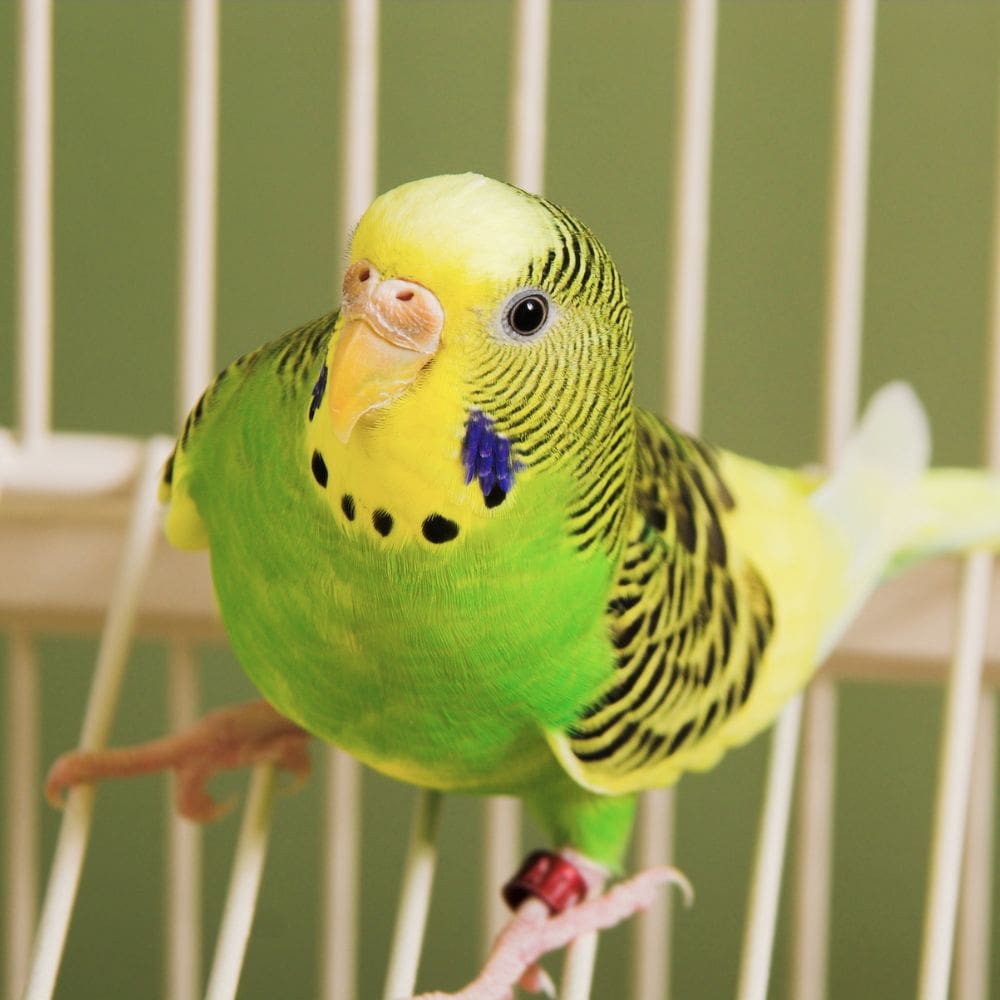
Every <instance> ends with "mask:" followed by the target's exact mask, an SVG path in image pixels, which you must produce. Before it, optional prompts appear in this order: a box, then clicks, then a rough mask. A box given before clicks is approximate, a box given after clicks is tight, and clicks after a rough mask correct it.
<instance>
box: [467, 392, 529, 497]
mask: <svg viewBox="0 0 1000 1000" xmlns="http://www.w3.org/2000/svg"><path fill="white" fill-rule="evenodd" d="M462 465H463V466H464V467H465V484H466V486H468V484H469V483H471V482H472V480H473V479H477V480H478V481H479V488H480V490H482V493H483V500H485V502H486V506H487V507H496V506H498V505H499V504H501V503H503V501H504V500H505V499H506V498H507V494H508V493H510V491H511V490H512V489H513V488H514V473H515V472H518V471H520V470H521V469H522V468H523V466H522V465H521V464H520V463H519V462H518V461H516V460H515V461H513V462H512V461H511V458H510V442H509V441H508V440H507V438H505V437H504V436H503V435H502V434H498V433H497V431H496V428H495V427H494V426H493V421H492V420H490V418H489V417H487V416H486V414H485V413H482V412H481V411H480V410H472V411H471V412H470V413H469V419H468V421H467V422H466V425H465V440H464V441H463V442H462Z"/></svg>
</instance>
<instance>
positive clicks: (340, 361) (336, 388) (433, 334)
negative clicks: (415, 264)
mask: <svg viewBox="0 0 1000 1000" xmlns="http://www.w3.org/2000/svg"><path fill="white" fill-rule="evenodd" d="M341 314H342V316H343V318H344V322H343V326H342V327H341V329H340V333H339V335H338V337H337V341H336V343H335V344H334V347H333V352H332V356H331V358H330V361H329V365H328V375H327V379H328V381H327V398H328V400H329V407H330V413H331V415H332V418H333V430H334V433H335V434H336V435H337V437H338V438H339V439H340V440H341V441H342V442H343V443H344V444H347V442H348V440H349V438H350V436H351V432H352V431H353V430H354V425H355V424H356V423H357V422H358V420H360V419H361V417H362V416H364V414H366V413H368V412H370V411H371V410H374V409H377V408H378V407H380V406H385V405H387V404H388V403H391V402H392V401H393V400H394V399H396V397H397V396H399V395H400V394H401V393H402V392H403V391H404V390H405V389H406V388H407V386H409V385H410V384H411V383H412V382H413V380H414V379H415V378H416V377H417V375H418V374H419V373H420V371H421V370H422V369H423V368H424V366H425V365H426V364H427V362H428V361H430V359H431V358H432V357H433V356H434V354H435V352H436V351H437V349H438V347H439V346H440V344H441V330H442V328H443V326H444V310H443V309H442V308H441V303H440V302H439V301H438V300H437V297H436V296H435V295H434V293H433V292H431V291H430V289H428V288H425V287H424V286H423V285H418V284H417V283H416V282H415V281H404V280H403V279H401V278H387V279H383V278H382V277H381V276H380V275H379V273H378V271H377V270H376V269H375V268H374V267H373V266H372V265H371V264H370V263H369V262H368V261H365V260H360V261H357V262H356V263H354V264H352V265H351V266H350V267H349V268H348V269H347V273H346V274H345V275H344V294H343V300H342V303H341Z"/></svg>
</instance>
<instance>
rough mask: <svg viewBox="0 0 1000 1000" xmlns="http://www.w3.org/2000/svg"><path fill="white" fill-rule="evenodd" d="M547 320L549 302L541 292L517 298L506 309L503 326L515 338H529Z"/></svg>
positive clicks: (529, 293)
mask: <svg viewBox="0 0 1000 1000" xmlns="http://www.w3.org/2000/svg"><path fill="white" fill-rule="evenodd" d="M548 318H549V300H548V299H547V298H546V297H545V295H543V294H542V293H541V292H527V293H525V294H522V295H519V296H517V297H516V298H515V299H514V300H513V301H512V302H511V303H510V305H509V306H508V307H507V312H506V314H505V316H504V325H505V326H506V327H507V329H508V331H509V332H510V333H512V334H514V336H515V337H531V336H533V335H534V334H536V333H538V331H539V330H541V329H542V327H544V326H545V323H546V321H547V320H548Z"/></svg>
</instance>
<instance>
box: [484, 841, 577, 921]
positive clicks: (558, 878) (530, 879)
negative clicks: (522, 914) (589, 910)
mask: <svg viewBox="0 0 1000 1000" xmlns="http://www.w3.org/2000/svg"><path fill="white" fill-rule="evenodd" d="M586 895H587V883H586V882H585V881H584V878H583V876H582V875H581V874H580V872H579V871H577V869H576V868H575V867H574V866H573V865H572V864H570V862H569V861H567V860H566V859H565V858H564V857H563V856H562V855H560V854H556V853H555V852H554V851H535V852H533V853H532V854H529V855H528V857H527V858H525V860H524V864H522V865H521V868H520V870H519V871H518V873H517V874H516V875H515V876H514V877H513V878H512V879H511V880H510V881H509V882H508V883H507V884H506V885H505V886H504V887H503V898H504V902H506V904H507V905H508V906H509V907H510V908H511V909H512V910H516V909H517V908H518V907H519V906H520V905H521V904H522V903H523V902H524V901H525V900H526V899H527V898H528V897H529V896H534V897H535V898H536V899H540V900H541V901H542V902H543V903H544V904H545V905H546V906H547V907H548V908H549V912H550V913H552V914H556V913H562V912H563V910H565V909H568V908H569V907H570V906H572V905H573V904H574V903H579V902H580V900H581V899H583V897H584V896H586Z"/></svg>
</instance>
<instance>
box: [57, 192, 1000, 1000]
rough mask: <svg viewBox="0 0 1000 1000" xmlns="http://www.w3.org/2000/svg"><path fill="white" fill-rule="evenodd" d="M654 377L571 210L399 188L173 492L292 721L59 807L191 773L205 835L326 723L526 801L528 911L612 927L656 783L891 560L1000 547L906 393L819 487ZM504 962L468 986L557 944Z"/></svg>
mask: <svg viewBox="0 0 1000 1000" xmlns="http://www.w3.org/2000/svg"><path fill="white" fill-rule="evenodd" d="M632 359H633V342H632V314H631V312H630V309H629V305H628V301H627V298H626V292H625V286H624V284H623V281H622V278H621V276H620V275H619V273H618V271H617V269H616V267H615V265H614V263H613V262H612V260H611V258H610V257H609V255H608V253H607V252H606V250H605V249H604V247H603V246H602V245H601V243H600V242H599V241H598V240H597V238H596V237H595V236H594V235H593V234H592V233H591V232H590V231H589V230H588V229H587V228H586V227H585V226H583V225H582V224H581V223H580V222H578V221H577V220H576V219H575V218H574V217H573V216H572V215H570V214H569V213H567V212H566V211H564V210H562V209H561V208H558V207H557V206H555V205H553V204H551V203H549V202H548V201H545V200H544V199H542V198H538V197H535V196H532V195H529V194H527V193H525V192H523V191H520V190H518V189H517V188H514V187H511V186H509V185H507V184H503V183H500V182H497V181H493V180H489V179H487V178H485V177H481V176H477V175H473V174H465V175H457V176H444V177H435V178H430V179H427V180H421V181H416V182H414V183H410V184H405V185H403V186H402V187H399V188H396V189H395V190H392V191H390V192H388V193H387V194H384V195H382V196H381V197H379V198H378V199H377V200H376V201H375V202H374V203H373V204H372V205H371V207H370V208H369V209H368V211H367V212H366V213H365V215H364V217H363V218H362V219H361V222H360V224H359V225H358V227H357V229H356V231H355V232H354V235H353V239H352V242H351V250H350V262H349V265H348V267H347V270H346V274H345V277H344V284H343V297H342V302H341V306H340V309H339V311H335V312H331V313H329V314H328V315H326V316H323V317H321V318H320V319H318V320H316V321H315V322H313V323H310V324H308V325H306V326H304V327H302V328H301V329H298V330H295V331H294V332H292V333H289V334H287V335H286V336H283V337H281V338H279V339H277V340H275V341H273V342H271V343H269V344H266V345H265V346H263V347H261V348H260V349H258V350H256V351H254V352H252V353H250V354H247V355H246V356H245V357H242V358H240V359H239V360H237V361H235V362H233V363H232V364H231V365H230V366H229V367H228V368H226V369H225V370H224V371H223V372H222V373H221V374H220V375H219V376H218V377H217V378H216V380H215V381H214V382H213V383H212V384H211V385H210V386H209V387H208V389H207V390H206V391H205V393H204V395H203V396H202V398H201V399H200V400H199V402H198V404H197V406H196V407H195V408H194V410H193V411H192V412H191V414H190V416H189V417H188V419H187V422H186V423H185V425H184V428H183V432H182V434H181V435H180V438H179V441H178V443H177V446H176V448H175V451H174V453H173V455H172V456H171V458H170V460H169V461H168V463H167V466H166V469H165V472H164V477H163V496H164V499H165V500H166V501H167V502H168V503H169V511H168V514H167V520H166V531H167V534H168V536H169V538H170V540H171V541H172V542H173V543H174V544H175V545H178V546H181V547H183V548H189V547H191V548H194V547H200V546H206V545H207V546H209V548H210V550H211V561H212V572H213V578H214V583H215V589H216V593H217V595H218V601H219V607H220V609H221V612H222V617H223V621H224V623H225V627H226V630H227V632H228V635H229V637H230V639H231V642H232V645H233V648H234V649H235V652H236V654H237V656H238V658H239V660H240V662H241V663H242V664H243V666H244V667H245V669H246V671H247V673H248V674H249V675H250V677H251V678H252V680H253V682H254V684H255V685H256V686H257V687H258V688H259V690H260V692H261V694H262V695H263V697H264V699H265V700H266V704H255V705H252V706H246V707H243V708H239V709H233V710H227V711H224V712H222V713H217V714H216V715H213V716H209V717H208V718H207V719H206V721H205V722H203V723H202V724H201V727H200V728H199V729H197V730H195V731H193V732H192V733H189V734H186V735H183V736H180V737H173V738H169V739H167V740H164V741H160V742H159V743H157V744H153V745H151V746H150V747H147V748H146V749H145V750H144V751H139V752H138V754H136V753H132V755H131V756H129V757H127V758H126V757H123V756H122V755H121V753H120V752H118V751H111V752H108V753H104V754H91V755H86V754H83V755H81V754H75V755H70V756H68V757H67V758H65V759H63V760H62V761H61V762H59V763H58V764H57V766H56V768H55V770H54V771H53V773H52V775H51V777H50V786H49V787H50V791H52V792H53V793H54V792H56V791H57V790H58V788H59V787H62V786H64V785H66V784H71V783H74V782H77V781H82V780H93V779H94V778H95V777H99V776H105V775H107V774H111V773H124V772H126V771H134V770H137V769H140V768H149V767H152V766H156V765H165V766H172V767H175V768H177V769H178V770H179V772H180V773H181V775H182V777H183V778H184V781H183V782H182V805H183V806H184V808H185V810H186V811H187V812H188V813H190V814H195V815H200V816H206V815H209V814H211V813H212V811H213V810H212V806H211V803H210V801H209V800H208V799H207V798H206V797H205V794H204V791H203V789H202V787H201V785H202V782H203V780H204V777H205V775H206V774H207V773H209V771H210V770H211V769H212V768H213V767H215V766H219V765H220V760H219V758H220V756H221V757H223V758H225V759H224V760H222V761H221V764H222V765H223V766H225V765H231V764H233V763H239V762H245V761H249V760H253V759H259V758H268V757H270V758H275V759H279V760H280V761H282V762H283V763H285V764H286V765H287V766H289V767H291V768H293V769H295V770H303V769H304V768H305V767H306V764H305V761H304V758H303V755H302V742H303V741H304V739H305V735H304V734H311V735H312V736H316V737H319V738H320V739H322V740H325V741H328V742H329V743H332V744H334V745H336V746H338V747H341V748H343V749H345V750H347V751H349V752H350V753H351V754H353V755H354V756H356V757H357V758H359V759H360V760H362V761H363V762H365V763H366V764H368V765H370V766H371V767H373V768H376V769H377V770H379V771H382V772H384V773H385V774H388V775H391V776H393V777H395V778H398V779H401V780H403V781H406V782H411V783H413V784H415V785H420V786H425V787H429V788H435V789H443V790H445V791H452V792H471V793H486V794H493V793H500V794H506V795H515V796H519V797H520V798H521V799H523V800H524V801H525V802H526V803H527V805H528V807H529V808H530V809H531V810H532V812H533V813H534V814H535V816H536V818H537V819H538V821H539V823H540V824H541V827H542V829H543V830H545V831H546V832H547V834H548V836H549V837H550V838H551V841H552V845H551V846H552V847H553V848H555V849H557V850H558V852H559V853H558V854H556V853H548V854H543V855H541V856H540V857H537V858H535V860H534V861H533V862H531V863H529V864H528V865H527V867H526V868H525V869H524V871H523V872H522V873H521V876H520V878H519V879H516V880H515V882H514V884H513V888H512V890H511V896H512V898H513V900H514V901H515V902H517V901H519V900H520V898H521V897H523V896H525V895H534V896H538V897H540V898H541V899H542V900H543V902H545V903H546V905H547V906H548V907H549V909H551V910H558V909H561V908H563V907H564V906H565V905H567V904H569V903H573V902H574V901H575V900H576V898H577V897H584V896H588V897H590V898H588V899H587V900H586V901H582V902H578V903H577V905H575V906H569V907H568V909H567V912H566V913H564V914H562V916H556V915H553V916H552V917H550V918H548V919H549V922H550V923H551V922H554V921H559V920H563V921H564V922H565V920H566V918H567V917H569V916H570V915H573V914H577V916H578V919H577V922H576V924H574V925H573V928H572V930H571V931H570V932H569V933H570V934H572V933H576V932H578V931H583V930H586V929H588V928H590V927H593V926H598V925H600V924H601V923H602V922H603V923H606V922H608V919H609V917H608V912H607V910H606V909H605V910H602V909H601V905H602V903H604V902H605V901H606V900H607V899H608V897H603V898H602V897H600V894H599V888H600V886H601V884H602V882H603V879H604V876H605V874H607V873H617V872H618V871H620V868H621V865H622V861H623V856H624V853H625V850H626V847H627V845H628V841H629V836H630V832H631V828H632V822H633V813H634V807H635V798H636V795H637V793H639V792H641V791H643V790H644V789H649V788H655V787H660V786H664V785H669V784H671V783H672V782H674V781H675V780H676V779H677V778H678V776H679V775H680V774H681V773H682V772H684V771H685V770H690V769H704V768H708V767H711V766H712V765H713V764H714V763H715V762H716V761H717V760H718V759H719V757H720V755H721V754H722V753H723V752H724V751H725V750H726V749H727V748H729V747H731V746H734V745H736V744H739V743H742V742H744V741H746V740H747V739H749V738H750V737H751V736H753V735H754V734H755V733H757V732H759V731H760V730H761V729H763V728H764V727H766V726H767V725H768V724H769V723H770V722H771V721H772V720H773V719H774V717H775V715H776V714H777V712H778V711H779V709H780V708H781V706H782V704H783V703H784V702H785V701H786V700H787V699H788V698H789V697H790V696H791V695H792V694H793V693H794V692H796V691H797V690H799V689H800V688H801V687H802V686H803V685H804V684H805V683H806V681H807V680H808V679H809V677H810V675H811V674H812V673H813V671H814V670H815V668H816V667H817V665H818V664H819V663H820V662H821V661H822V659H823V657H824V655H825V654H826V653H827V652H829V650H830V649H831V647H832V646H833V644H834V643H835V641H836V640H837V638H838V636H839V635H840V634H841V633H842V631H843V630H844V628H845V626H846V624H847V623H848V622H849V620H850V618H851V617H852V615H853V614H854V613H855V612H856V611H857V610H858V608H859V607H860V605H861V604H862V602H863V601H864V599H865V598H866V597H867V595H868V594H869V593H870V592H871V591H872V589H873V588H874V587H875V586H876V585H877V583H878V582H879V581H880V580H881V579H882V578H883V577H884V576H885V575H886V574H887V573H889V572H890V571H893V570H894V569H896V568H898V567H900V566H902V565H903V564H905V563H907V562H908V561H911V560H913V559H915V558H917V557H919V556H921V555H923V554H927V553H931V552H937V551H943V550H948V549H956V548H962V547H967V546H971V545H972V544H977V543H987V544H995V543H996V542H998V541H1000V487H998V485H997V482H996V481H995V480H994V479H991V478H989V477H988V476H986V475H985V474H980V473H973V472H958V471H940V472H927V461H928V436H927V431H926V428H925V423H924V419H923V416H922V412H921V410H920V407H919V405H918V403H917V402H916V400H915V398H914V396H913V394H912V393H911V392H910V390H909V389H907V388H906V387H905V386H902V385H898V384H897V385H893V386H889V387H887V388H886V389H884V390H883V391H882V392H881V393H880V394H879V395H878V396H877V397H876V399H875V400H874V402H873V403H872V405H871V406H870V408H869V411H868V414H867V416H866V417H865V419H864V420H863V422H862V423H861V425H860V427H859V429H858V431H857V433H856V435H855V437H854V439H853V441H852V443H851V444H850V446H849V447H848V449H847V454H846V457H845V460H844V462H843V464H842V466H841V467H840V468H839V469H837V470H835V471H834V473H833V474H832V475H831V476H829V477H828V478H822V477H820V476H818V475H816V474H808V475H807V474H800V473H797V472H792V471H789V470H784V469H775V468H771V467H768V466H765V465H761V464H758V463H756V462H753V461H750V460H747V459H744V458H740V457H737V456H736V455H733V454H730V453H727V452H725V451H721V450H717V449H714V448H712V447H709V446H707V445H706V444H704V443H702V442H701V441H699V440H696V439H694V438H692V437H689V436H686V435H684V434H682V433H680V432H678V431H677V430H675V429H673V428H671V427H670V426H669V425H666V424H664V423H663V422H661V421H660V420H659V419H657V418H656V417H655V416H653V415H651V414H649V413H647V412H645V411H643V410H641V409H639V408H637V407H636V405H635V402H634V400H633V383H632ZM557 883H558V884H557ZM566 885H569V890H568V892H567V893H564V894H563V896H559V892H560V891H561V890H560V889H559V887H560V886H562V887H563V888H565V886H566ZM643 898H644V897H643V896H642V893H637V894H636V895H635V898H634V899H633V900H632V901H631V902H626V903H625V904H624V910H625V911H626V912H627V911H628V910H630V909H634V908H635V907H636V906H638V905H640V904H641V902H642V899H643ZM618 902H619V903H621V899H619V900H618ZM536 908H537V907H536ZM588 908H589V909H588ZM620 908H621V907H620ZM619 915H621V914H619ZM514 920H515V924H516V921H517V918H516V917H515V918H514ZM560 926H562V925H560ZM532 928H533V930H532V929H531V928H529V932H530V933H536V932H537V934H538V936H539V938H542V937H544V934H543V930H544V929H545V925H544V922H540V921H539V920H538V919H537V918H535V919H534V923H533V924H532ZM522 930H523V927H522V928H521V929H520V930H519V931H518V933H520V932H521V931H522ZM557 936H558V935H557ZM564 936H565V935H564ZM536 950H537V949H536ZM500 951H501V952H504V955H503V956H501V957H502V959H503V960H502V961H501V960H500V959H497V961H496V962H494V964H493V965H492V966H491V967H490V968H489V969H488V970H487V973H484V976H483V977H481V978H480V980H478V981H477V983H476V984H473V985H472V986H471V987H469V988H468V989H467V990H466V991H465V992H463V993H462V994H461V995H462V996H463V997H477V998H485V997H500V996H504V995H506V994H507V991H508V990H509V989H510V986H511V983H512V982H514V981H515V980H516V979H517V978H518V977H520V976H522V974H523V973H525V966H526V965H527V966H529V967H530V965H531V962H532V961H533V960H534V957H537V956H535V955H532V956H529V958H528V959H525V960H524V961H522V962H521V964H520V965H518V962H517V961H513V960H511V959H510V953H511V949H510V948H509V947H508V948H506V951H504V944H503V940H501V947H500ZM505 963H506V964H505ZM498 970H500V971H498ZM528 971H529V972H530V968H529V969H528ZM501 973H502V974H501ZM500 980H502V981H500Z"/></svg>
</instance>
